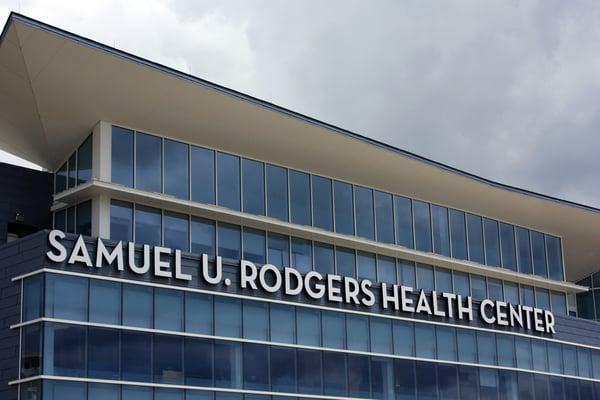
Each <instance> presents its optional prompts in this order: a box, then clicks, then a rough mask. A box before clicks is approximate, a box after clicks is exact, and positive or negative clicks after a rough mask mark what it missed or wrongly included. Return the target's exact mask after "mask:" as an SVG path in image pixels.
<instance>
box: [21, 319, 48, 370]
mask: <svg viewBox="0 0 600 400" xmlns="http://www.w3.org/2000/svg"><path fill="white" fill-rule="evenodd" d="M42 326H43V325H41V324H33V325H28V326H24V327H23V328H22V331H21V377H22V378H27V377H30V376H35V375H40V373H41V366H42V331H41V330H42Z"/></svg>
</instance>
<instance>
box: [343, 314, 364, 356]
mask: <svg viewBox="0 0 600 400" xmlns="http://www.w3.org/2000/svg"><path fill="white" fill-rule="evenodd" d="M346 337H347V338H348V350H356V351H369V317H367V316H364V315H353V314H348V315H346Z"/></svg>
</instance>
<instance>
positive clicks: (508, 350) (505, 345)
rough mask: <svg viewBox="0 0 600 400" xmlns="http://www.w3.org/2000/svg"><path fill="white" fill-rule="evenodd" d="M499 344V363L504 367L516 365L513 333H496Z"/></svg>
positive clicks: (497, 343)
mask: <svg viewBox="0 0 600 400" xmlns="http://www.w3.org/2000/svg"><path fill="white" fill-rule="evenodd" d="M496 345H497V346H498V365H500V366H503V367H514V366H515V338H514V336H511V335H500V334H498V335H496Z"/></svg>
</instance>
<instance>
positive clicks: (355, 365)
mask: <svg viewBox="0 0 600 400" xmlns="http://www.w3.org/2000/svg"><path fill="white" fill-rule="evenodd" d="M347 361H348V374H349V377H348V394H349V396H350V397H362V398H369V396H370V395H371V372H374V370H373V369H371V371H369V357H365V356H362V355H355V354H348V357H347ZM390 364H391V361H390ZM373 366H375V365H373ZM373 383H375V382H373Z"/></svg>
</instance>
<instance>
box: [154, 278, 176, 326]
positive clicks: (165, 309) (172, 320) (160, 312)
mask: <svg viewBox="0 0 600 400" xmlns="http://www.w3.org/2000/svg"><path fill="white" fill-rule="evenodd" d="M154 315H155V318H154V328H155V329H161V330H168V331H180V332H181V331H183V292H182V291H180V290H170V289H162V288H155V289H154Z"/></svg>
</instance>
